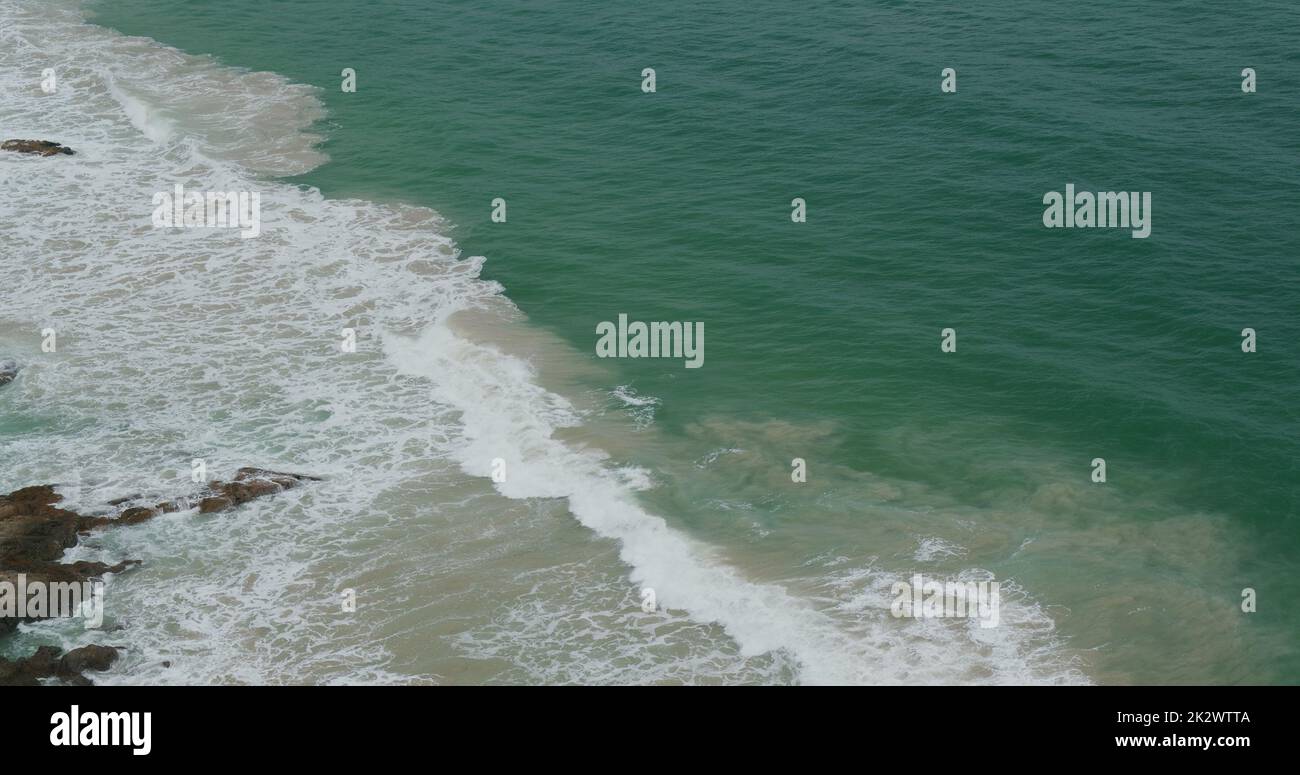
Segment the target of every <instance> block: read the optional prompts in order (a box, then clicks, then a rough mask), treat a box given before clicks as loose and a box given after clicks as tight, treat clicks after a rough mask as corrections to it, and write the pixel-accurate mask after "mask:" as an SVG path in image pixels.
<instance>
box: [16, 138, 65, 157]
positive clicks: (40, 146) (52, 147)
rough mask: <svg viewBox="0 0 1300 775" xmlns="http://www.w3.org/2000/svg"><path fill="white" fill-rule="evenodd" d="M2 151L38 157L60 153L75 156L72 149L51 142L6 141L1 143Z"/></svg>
mask: <svg viewBox="0 0 1300 775" xmlns="http://www.w3.org/2000/svg"><path fill="white" fill-rule="evenodd" d="M0 151H14V152H16V153H34V154H36V155H37V156H54V155H56V154H60V153H62V154H66V155H68V156H72V155H73V150H72V149H71V148H69V147H67V146H65V145H61V144H59V143H54V142H50V141H49V140H5V141H4V142H3V143H0Z"/></svg>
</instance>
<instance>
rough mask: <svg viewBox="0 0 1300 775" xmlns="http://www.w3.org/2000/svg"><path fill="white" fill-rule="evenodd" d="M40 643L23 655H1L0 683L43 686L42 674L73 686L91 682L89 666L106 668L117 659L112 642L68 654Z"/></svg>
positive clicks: (4, 684) (90, 668)
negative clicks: (11, 656) (26, 654)
mask: <svg viewBox="0 0 1300 775" xmlns="http://www.w3.org/2000/svg"><path fill="white" fill-rule="evenodd" d="M61 653H62V652H61V651H60V650H59V649H57V648H55V647H53V646H41V647H40V648H38V649H36V652H35V653H34V654H32V655H31V656H30V657H26V658H24V659H13V660H10V659H3V658H0V686H40V685H41V679H42V678H58V679H60V680H62V681H63V682H64V683H69V684H72V685H74V686H89V685H91V680H90V679H89V678H87V677H85V676H84V675H82V673H83V672H85V671H86V670H107V669H108V668H109V667H110V666H111V665H112V664H113V662H115V661H116V660H117V656H118V654H117V649H115V648H113V647H112V646H82V647H81V648H77V649H73V650H72V651H69V652H68V653H67V654H63V655H62V657H60V654H61Z"/></svg>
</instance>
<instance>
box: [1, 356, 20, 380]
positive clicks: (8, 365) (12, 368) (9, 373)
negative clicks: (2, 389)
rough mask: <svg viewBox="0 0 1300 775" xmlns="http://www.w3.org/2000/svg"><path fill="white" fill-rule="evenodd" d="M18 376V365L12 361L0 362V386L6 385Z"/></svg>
mask: <svg viewBox="0 0 1300 775" xmlns="http://www.w3.org/2000/svg"><path fill="white" fill-rule="evenodd" d="M17 376H18V364H16V363H14V362H13V361H0V385H8V384H9V383H10V382H13V381H14V377H17Z"/></svg>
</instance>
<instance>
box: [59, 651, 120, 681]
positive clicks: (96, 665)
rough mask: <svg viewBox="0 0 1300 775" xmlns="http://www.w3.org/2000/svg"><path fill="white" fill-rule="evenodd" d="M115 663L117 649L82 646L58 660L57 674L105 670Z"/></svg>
mask: <svg viewBox="0 0 1300 775" xmlns="http://www.w3.org/2000/svg"><path fill="white" fill-rule="evenodd" d="M116 661H117V649H115V648H113V647H112V646H82V647H81V648H79V649H73V650H72V651H69V652H68V653H67V654H64V655H63V658H62V659H60V660H59V673H60V674H63V675H71V674H73V673H82V672H85V671H87V670H107V669H108V668H109V667H110V666H112V664H113V663H114V662H116Z"/></svg>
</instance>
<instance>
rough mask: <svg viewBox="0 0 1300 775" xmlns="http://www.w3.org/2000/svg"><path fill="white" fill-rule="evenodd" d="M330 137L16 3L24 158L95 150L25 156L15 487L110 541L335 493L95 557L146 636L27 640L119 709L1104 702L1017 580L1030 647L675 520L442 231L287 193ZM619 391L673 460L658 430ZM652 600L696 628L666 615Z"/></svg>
mask: <svg viewBox="0 0 1300 775" xmlns="http://www.w3.org/2000/svg"><path fill="white" fill-rule="evenodd" d="M46 67H53V68H56V70H57V73H58V79H59V81H58V91H57V93H55V94H45V93H43V92H42V90H41V88H40V80H41V71H42V69H43V68H46ZM323 112H324V111H323V109H322V106H321V103H320V101H319V100H318V98H317V97H316V96H315V94H314V92H313V90H312V88H310V87H306V86H302V85H298V84H293V83H289V82H287V81H285V80H284V79H282V78H280V77H278V76H275V75H273V74H268V73H249V72H245V71H241V70H237V69H234V68H230V67H226V66H224V65H222V64H220V63H217V62H214V61H212V60H210V59H207V58H203V57H193V56H189V55H187V54H184V53H182V52H179V51H176V50H174V49H170V48H167V47H165V46H162V45H160V44H158V43H156V42H154V41H151V40H148V39H141V38H130V37H125V36H122V35H119V34H117V33H115V32H112V31H110V30H107V29H104V28H101V27H97V26H94V25H90V24H87V23H86V22H85V21H84V18H83V16H82V13H81V11H80V10H79V8H78V7H77V6H76V5H71V4H67V5H65V4H61V3H55V4H53V5H51V4H49V3H35V2H18V1H17V0H0V134H3V137H4V138H32V139H50V140H55V141H58V142H61V143H64V144H66V145H68V146H70V147H72V148H73V149H75V150H76V152H77V155H76V156H72V157H52V158H34V157H26V156H21V155H17V154H4V155H2V156H0V185H2V189H0V190H2V191H3V196H0V250H2V251H3V252H2V253H0V289H2V291H3V297H2V301H3V303H2V304H0V355H4V356H6V357H13V358H16V359H17V360H18V361H19V363H20V364H21V365H22V366H23V372H22V376H21V379H20V380H18V381H17V382H15V383H13V384H12V385H11V386H9V387H8V388H7V391H9V392H8V394H6V395H3V396H0V422H10V423H12V424H15V425H16V427H17V430H15V431H14V432H12V433H9V434H7V435H4V436H0V439H2V442H0V443H2V444H3V446H2V447H0V461H3V466H2V467H0V489H3V490H4V491H8V490H12V489H16V488H18V487H22V486H26V485H31V484H38V483H45V482H57V483H59V484H61V485H63V489H62V492H63V493H64V494H65V496H66V497H67V498H68V501H69V506H70V507H71V508H75V509H81V510H86V511H91V510H95V509H97V508H101V507H102V506H103V504H104V503H105V502H106V501H108V500H111V499H113V498H118V497H123V496H126V495H132V494H135V493H141V494H145V495H146V496H147V497H153V498H158V499H163V498H169V497H175V496H177V495H180V494H184V493H187V492H190V491H191V490H192V487H193V486H192V484H191V483H190V468H189V466H190V461H191V460H192V459H194V458H202V459H204V460H205V461H206V463H207V473H208V476H209V478H221V479H225V478H229V477H230V476H231V475H233V473H234V471H235V470H236V469H237V468H239V467H241V466H246V465H255V466H261V467H265V468H270V469H275V470H282V471H293V472H299V473H306V474H312V475H316V476H321V477H324V480H325V481H323V482H321V483H319V484H315V485H312V486H310V487H305V488H303V489H301V490H295V491H291V492H287V493H284V494H281V495H279V496H276V497H274V498H270V499H265V500H263V501H258V502H254V503H251V504H248V505H246V506H244V507H242V508H241V509H240V510H238V512H237V513H232V514H229V515H222V516H215V517H200V516H199V515H197V514H196V513H194V512H189V513H182V514H173V515H166V516H162V517H159V518H157V519H155V520H153V521H151V522H148V523H145V524H142V525H138V526H134V527H129V528H119V529H115V530H111V531H107V532H104V533H102V534H96V535H94V536H91V537H89V538H88V539H86V540H85V541H84V543H83V544H82V545H81V546H79V547H77V548H76V549H73V550H71V551H70V552H69V559H80V558H93V559H105V560H111V561H118V560H121V559H125V558H138V559H141V560H143V561H144V564H143V565H142V566H141V567H139V568H138V569H134V570H132V571H130V572H128V573H125V574H122V575H120V576H116V577H110V578H109V579H108V592H107V595H106V599H105V604H106V609H107V613H108V620H109V624H110V625H111V626H113V627H115V629H110V630H109V631H106V632H99V633H95V632H91V633H86V632H83V631H81V630H79V629H78V628H77V627H75V626H65V625H58V624H41V625H36V626H26V627H24V628H23V633H22V634H21V635H20V636H19V638H20V639H23V640H22V642H23V643H25V644H35V643H37V642H45V641H54V642H59V643H61V644H63V645H65V646H71V645H75V644H79V643H89V642H105V643H111V644H114V645H120V646H123V647H124V649H125V651H124V658H123V659H122V660H121V661H119V663H118V664H117V665H115V666H114V668H113V669H112V670H110V671H109V672H107V673H105V674H104V675H102V676H98V677H97V678H96V680H97V681H99V682H103V683H327V682H338V683H353V682H389V683H473V682H479V681H484V680H490V681H502V682H516V683H519V682H672V683H677V682H685V683H718V682H766V683H863V684H871V683H903V682H908V683H951V682H965V681H971V682H975V681H978V682H981V683H1076V682H1084V681H1085V678H1084V676H1083V674H1082V673H1081V672H1080V670H1079V668H1078V666H1077V665H1076V664H1074V663H1073V661H1071V660H1070V659H1067V658H1066V657H1065V656H1064V654H1065V652H1064V650H1063V649H1062V648H1061V647H1060V644H1058V643H1057V642H1056V640H1055V638H1054V635H1053V632H1052V621H1051V619H1050V618H1049V617H1048V616H1047V615H1046V614H1045V613H1044V612H1043V611H1042V610H1041V609H1040V607H1039V606H1038V605H1037V604H1036V603H1034V601H1033V599H1032V597H1031V596H1030V595H1029V594H1027V592H1026V591H1025V590H1021V589H1019V588H1018V587H1016V585H1015V584H1014V583H1009V584H1006V585H1004V587H1003V600H1002V611H1001V618H1002V626H1000V627H997V628H993V629H981V628H980V627H979V626H978V624H977V623H976V622H974V621H961V620H956V621H954V620H948V621H937V620H935V621H924V622H921V621H902V622H900V621H899V620H895V619H892V618H891V617H890V616H889V602H890V600H891V596H890V594H889V583H890V581H892V580H893V579H894V578H895V577H894V576H891V575H889V574H886V573H884V572H883V571H882V570H880V569H877V568H874V567H862V566H858V567H846V566H845V562H844V561H843V559H842V558H837V557H834V556H827V557H825V558H823V559H824V562H823V563H821V567H818V568H814V569H812V570H813V572H815V577H816V579H817V581H815V582H814V583H813V584H811V585H810V584H807V583H801V584H798V585H795V584H793V583H791V584H786V583H782V582H781V581H780V580H775V581H774V580H763V581H759V580H755V579H756V577H755V575H754V574H751V573H750V572H748V570H747V562H748V560H747V559H746V558H745V557H744V556H743V555H740V554H738V553H736V552H728V551H724V550H722V549H721V548H718V547H714V546H711V545H709V544H707V543H705V542H703V541H701V540H699V539H697V538H695V537H692V536H691V535H690V534H689V532H688V531H687V530H686V529H684V528H682V527H680V526H675V525H674V524H673V523H672V520H671V515H662V516H661V515H656V514H653V513H649V512H648V511H647V510H646V509H645V508H644V507H643V506H642V505H640V500H639V495H638V493H639V492H641V491H644V490H647V489H651V488H654V487H655V486H656V477H655V474H654V472H653V471H646V470H642V469H639V468H636V467H632V466H627V465H622V464H619V463H617V462H616V461H614V460H613V459H612V458H610V457H609V456H608V455H607V454H606V453H605V452H602V451H601V448H599V447H598V446H597V445H595V444H592V443H589V441H590V439H591V438H598V437H599V433H600V432H599V430H598V429H596V428H594V427H590V428H588V430H587V431H586V433H587V436H586V437H584V438H585V439H587V440H586V441H576V440H574V438H572V436H574V435H577V436H581V435H582V432H583V429H584V427H587V426H590V425H591V424H592V423H594V422H595V420H594V417H593V415H594V414H596V413H597V412H596V411H595V410H593V409H589V408H587V407H584V406H581V405H580V403H579V402H578V401H577V400H576V399H566V398H565V397H563V396H561V395H559V394H557V393H556V392H554V391H553V390H551V389H548V388H547V387H544V386H543V385H542V383H541V381H540V380H539V378H538V369H537V367H536V366H535V365H534V364H533V363H530V361H529V360H528V359H527V358H526V357H524V356H523V355H520V354H518V353H516V352H515V348H512V347H511V346H510V343H511V341H514V340H515V335H514V334H512V333H511V332H512V331H513V332H517V335H518V337H519V338H526V337H530V336H536V334H535V333H530V332H529V331H528V324H527V322H526V321H524V320H523V319H522V315H521V313H520V312H519V311H518V310H516V309H515V308H514V307H513V305H512V304H511V303H510V302H509V300H508V299H507V298H506V297H505V296H504V295H503V289H502V288H501V287H499V286H498V285H496V284H494V283H490V282H485V281H483V280H481V279H479V272H480V269H481V267H482V265H483V262H484V259H483V258H482V257H471V258H464V257H462V256H460V255H459V254H458V252H457V249H456V246H455V245H454V244H453V243H452V241H451V240H449V239H448V238H447V237H445V236H443V232H444V231H445V228H444V224H443V223H442V222H441V220H440V219H439V217H438V216H437V214H435V213H434V212H432V211H430V210H427V209H423V208H419V207H407V206H392V205H380V204H375V203H371V202H365V201H356V200H348V201H337V200H329V199H325V198H323V197H322V196H321V194H320V193H319V191H316V190H314V189H305V188H302V187H297V186H293V185H288V184H285V183H281V182H275V181H274V178H275V177H277V176H285V175H291V174H298V173H301V172H304V171H306V170H309V169H311V168H313V167H315V166H317V165H319V164H321V163H324V162H325V161H326V160H325V159H324V157H323V156H322V154H321V153H320V152H319V151H318V150H316V145H317V143H318V141H319V138H318V137H316V136H315V135H313V134H311V133H310V132H311V128H312V126H313V125H315V124H316V122H317V121H318V120H319V119H321V118H322V117H323ZM176 184H183V185H184V186H185V188H186V189H187V190H199V191H243V190H250V191H258V192H260V193H261V205H262V235H261V236H260V237H259V238H257V239H252V240H243V239H241V238H240V236H239V234H238V232H237V231H235V230H220V229H174V230H173V229H155V228H153V226H152V225H151V223H150V214H151V211H152V206H151V198H152V196H153V195H154V193H155V192H160V191H171V190H172V188H173V186H174V185H176ZM485 318H486V319H491V320H494V321H497V322H496V324H495V325H492V326H484V325H480V324H471V323H470V322H469V321H474V320H479V321H481V320H483V319H485ZM45 328H53V329H55V330H56V332H57V335H58V352H57V353H55V354H45V353H42V352H41V351H40V341H41V336H40V332H41V330H42V329H45ZM344 328H353V329H355V330H356V331H357V335H358V348H357V352H356V353H355V354H345V353H342V352H340V350H339V346H338V345H339V341H340V339H341V335H340V332H341V330H342V329H344ZM484 330H490V331H492V332H493V333H492V335H486V334H484V333H483V331H484ZM502 332H504V334H503V333H502ZM503 336H504V337H505V338H502V337H503ZM548 346H549V347H552V348H553V352H551V353H549V355H548V357H551V358H555V359H558V360H559V361H561V362H563V361H565V360H566V359H567V360H569V361H572V362H573V363H574V364H575V365H574V368H575V369H577V368H590V367H589V366H584V365H583V364H582V359H583V358H585V357H587V355H586V354H581V353H574V352H571V351H567V350H565V349H564V348H563V347H562V346H561V345H559V344H555V343H550V345H548ZM608 390H609V391H610V392H609V395H612V396H614V397H615V398H617V399H618V400H619V401H621V402H623V403H624V404H626V405H627V406H629V407H630V408H632V409H633V410H635V411H634V412H633V414H632V416H631V417H627V418H624V419H623V420H622V422H625V423H627V425H628V427H635V428H639V429H641V430H642V431H643V432H645V433H647V434H652V433H654V428H653V422H654V421H653V414H654V409H655V407H656V406H657V404H658V400H657V399H655V398H653V397H651V396H641V395H637V394H636V393H635V391H633V390H632V389H631V388H629V387H627V386H616V385H614V384H611V385H610V386H609V388H608ZM566 434H568V435H566ZM496 458H501V459H503V460H505V461H506V465H507V466H508V471H509V476H508V478H507V480H506V481H505V482H502V483H494V482H493V481H492V480H491V478H490V475H491V473H492V461H493V460H494V459H496ZM575 520H576V521H575ZM917 552H918V559H922V557H921V555H924V558H925V559H928V558H929V557H931V556H947V557H951V556H960V554H961V552H962V549H961V547H957V546H951V545H948V544H946V543H944V542H942V541H941V540H939V539H933V540H929V541H928V542H923V543H922V546H921V548H919V549H918V550H917ZM961 577H962V578H965V579H970V580H980V579H983V578H987V574H986V573H984V572H982V571H980V570H979V569H977V568H971V569H969V570H967V571H966V572H964V573H963V574H962V575H961ZM642 587H652V588H653V589H654V590H655V592H656V596H657V601H658V605H659V606H660V607H661V608H663V609H665V610H663V611H659V612H656V613H653V614H649V613H645V612H643V611H641V610H640V606H639V600H640V598H639V590H640V588H642ZM796 587H798V588H796ZM348 589H353V590H355V591H356V593H357V599H358V608H357V611H356V612H355V613H351V614H347V613H343V612H341V611H340V605H339V600H340V596H341V595H342V594H343V592H344V591H345V590H348ZM165 663H168V664H169V666H168V664H165Z"/></svg>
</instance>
